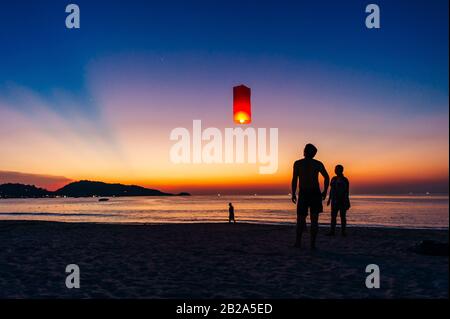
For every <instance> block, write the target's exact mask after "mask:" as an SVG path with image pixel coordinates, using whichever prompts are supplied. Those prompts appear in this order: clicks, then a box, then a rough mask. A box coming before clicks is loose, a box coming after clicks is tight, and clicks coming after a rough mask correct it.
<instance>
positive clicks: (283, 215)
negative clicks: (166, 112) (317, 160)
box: [0, 195, 449, 229]
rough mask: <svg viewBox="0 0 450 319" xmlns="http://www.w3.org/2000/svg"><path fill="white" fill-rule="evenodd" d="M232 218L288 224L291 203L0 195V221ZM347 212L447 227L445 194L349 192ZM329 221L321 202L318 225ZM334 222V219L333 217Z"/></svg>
mask: <svg viewBox="0 0 450 319" xmlns="http://www.w3.org/2000/svg"><path fill="white" fill-rule="evenodd" d="M230 202H231V203H233V206H234V207H235V217H236V221H237V222H246V223H259V224H277V225H281V224H294V223H295V222H296V207H295V205H294V204H293V203H292V202H291V200H290V197H289V196H287V195H273V196H269V195H252V196H244V195H239V196H225V195H222V196H219V195H202V196H186V197H183V196H170V197H113V198H110V199H109V200H108V201H102V202H100V201H99V198H94V197H93V198H38V199H0V220H40V221H58V222H89V223H144V224H167V223H221V222H227V221H228V203H230ZM351 205H352V207H351V208H350V210H349V211H348V213H347V219H348V224H349V226H370V227H399V228H434V229H448V227H449V223H448V220H449V197H448V195H355V196H352V197H351ZM329 221H330V208H329V207H327V206H326V205H325V202H324V212H323V213H322V214H321V217H320V222H321V224H327V223H329ZM338 222H339V221H338Z"/></svg>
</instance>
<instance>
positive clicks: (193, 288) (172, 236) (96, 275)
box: [0, 221, 449, 298]
mask: <svg viewBox="0 0 450 319" xmlns="http://www.w3.org/2000/svg"><path fill="white" fill-rule="evenodd" d="M325 233H326V229H325V228H321V229H320V233H319V237H318V250H317V251H314V252H311V251H310V250H309V248H308V245H304V246H305V248H304V249H301V250H298V249H295V248H293V247H292V244H293V241H294V236H295V235H294V234H295V228H294V227H292V226H273V225H256V224H239V223H238V224H235V225H229V224H173V225H121V224H92V223H55V222H34V221H0V263H1V266H0V298H448V288H449V287H448V266H449V264H448V257H439V256H423V255H418V254H416V253H415V252H413V251H411V247H413V246H414V244H415V243H417V242H419V241H421V240H425V239H432V240H439V241H445V242H447V241H448V231H439V230H409V229H385V228H356V227H355V228H350V229H349V236H348V237H346V238H342V237H340V236H336V237H327V236H325ZM308 239H309V238H308V234H307V235H306V238H305V244H307V243H308ZM68 264H77V265H78V266H79V267H80V273H81V288H80V289H67V288H66V286H65V279H66V276H67V274H66V273H65V268H66V265H68ZM368 264H377V265H378V266H379V267H380V272H381V288H380V289H368V288H366V286H365V278H366V276H367V274H366V273H365V267H366V265H368Z"/></svg>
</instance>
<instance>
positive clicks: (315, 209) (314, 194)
mask: <svg viewBox="0 0 450 319" xmlns="http://www.w3.org/2000/svg"><path fill="white" fill-rule="evenodd" d="M308 210H309V212H310V213H311V214H319V213H321V212H323V205H322V194H321V193H320V191H311V192H307V191H300V194H299V195H298V202H297V215H300V216H308Z"/></svg>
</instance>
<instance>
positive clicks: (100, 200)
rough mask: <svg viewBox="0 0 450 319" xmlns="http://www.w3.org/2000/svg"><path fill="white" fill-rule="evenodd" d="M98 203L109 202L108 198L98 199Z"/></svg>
mask: <svg viewBox="0 0 450 319" xmlns="http://www.w3.org/2000/svg"><path fill="white" fill-rule="evenodd" d="M98 201H99V202H107V201H109V198H99V199H98Z"/></svg>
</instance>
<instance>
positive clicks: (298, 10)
mask: <svg viewBox="0 0 450 319" xmlns="http://www.w3.org/2000/svg"><path fill="white" fill-rule="evenodd" d="M372 2H374V3H377V4H378V5H379V6H380V8H381V24H382V28H381V30H367V29H366V28H365V27H364V18H365V15H366V14H365V13H364V8H365V6H366V4H368V3H370V2H369V1H352V0H351V1H348V0H346V1H287V2H285V1H271V2H269V1H231V0H228V1H136V0H128V1H92V0H90V1H84V0H78V1H74V3H77V4H78V5H79V6H80V9H81V29H80V30H76V31H74V30H67V29H65V27H64V20H65V16H66V13H65V12H64V8H65V6H66V5H67V4H68V3H70V2H69V1H56V0H40V1H24V0H17V1H8V2H2V4H1V10H0V43H1V50H0V84H4V83H5V82H6V81H12V82H14V83H19V84H21V85H24V86H28V87H32V88H34V89H37V90H41V91H43V92H45V91H46V90H48V89H50V88H52V87H63V88H65V89H67V90H72V91H75V92H76V91H82V89H83V85H84V73H83V70H84V68H85V67H86V65H87V64H88V63H89V61H90V60H92V59H95V58H98V57H102V56H107V55H109V54H113V53H114V54H116V53H120V52H156V53H159V54H161V55H164V54H166V53H173V52H194V53H195V52H198V53H208V54H215V53H220V54H221V55H223V56H225V57H228V58H229V59H233V58H234V57H235V56H246V57H252V56H255V57H257V56H261V55H264V56H281V57H284V58H287V59H290V60H293V61H295V60H298V61H311V62H316V63H319V64H323V65H325V66H327V65H330V66H333V67H336V66H337V67H341V66H343V67H346V68H353V69H356V70H359V71H363V72H368V73H375V74H380V75H384V76H386V77H389V78H395V79H399V80H407V81H413V82H415V83H418V84H420V85H425V86H427V87H430V88H433V89H436V90H438V91H441V92H447V91H448V89H447V88H448V72H447V70H448V1H447V0H433V1H406V0H405V1H401V0H395V1H393V0H389V1H381V0H379V1H372Z"/></svg>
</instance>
